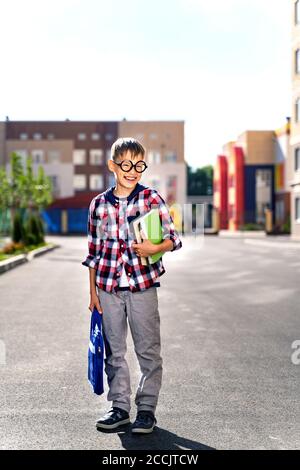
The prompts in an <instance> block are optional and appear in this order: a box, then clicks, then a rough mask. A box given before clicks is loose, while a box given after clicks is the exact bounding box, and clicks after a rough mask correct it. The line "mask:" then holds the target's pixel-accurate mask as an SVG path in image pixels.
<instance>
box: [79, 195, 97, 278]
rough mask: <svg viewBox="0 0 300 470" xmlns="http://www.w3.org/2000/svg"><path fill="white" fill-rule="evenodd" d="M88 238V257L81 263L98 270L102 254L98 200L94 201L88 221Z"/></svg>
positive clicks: (91, 204)
mask: <svg viewBox="0 0 300 470" xmlns="http://www.w3.org/2000/svg"><path fill="white" fill-rule="evenodd" d="M87 236H88V255H87V257H86V259H85V260H84V261H83V262H82V263H81V264H82V265H83V266H87V267H89V268H93V269H97V268H98V263H99V258H100V256H99V254H100V237H99V233H98V217H97V214H96V200H95V198H94V199H92V201H91V203H90V206H89V211H88V220H87Z"/></svg>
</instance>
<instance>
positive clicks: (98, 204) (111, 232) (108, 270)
mask: <svg viewBox="0 0 300 470" xmlns="http://www.w3.org/2000/svg"><path fill="white" fill-rule="evenodd" d="M114 188H115V187H114V186H113V187H111V188H109V189H107V190H106V191H104V192H103V193H101V194H98V195H97V196H95V197H94V198H93V199H92V201H91V203H90V206H89V213H88V222H87V232H88V252H89V254H88V256H87V257H86V259H85V260H84V261H83V262H82V263H81V264H82V265H84V266H88V267H90V268H94V269H96V285H97V286H98V287H99V288H100V289H103V290H105V291H107V292H116V291H118V289H119V279H120V276H121V273H122V269H123V265H124V266H125V271H126V273H127V276H128V277H127V279H128V282H129V289H130V290H131V291H132V292H137V291H143V290H145V289H148V288H149V287H151V286H153V285H154V284H155V285H157V278H158V277H159V276H162V275H163V274H164V273H165V272H166V271H165V268H164V265H163V262H162V258H161V259H160V260H158V261H157V262H156V263H153V264H151V265H149V266H144V265H142V263H141V258H140V257H139V256H137V254H136V253H135V251H134V250H133V248H132V246H131V245H132V243H134V242H135V239H134V234H132V232H130V226H129V224H130V222H131V221H132V220H133V219H135V218H136V217H138V216H140V215H143V214H145V213H146V212H148V211H149V210H150V209H153V208H155V207H156V208H158V209H159V215H160V220H161V223H162V229H163V238H164V239H166V238H168V239H170V240H172V242H173V245H174V246H173V249H172V250H171V251H174V250H178V249H179V248H181V247H182V242H181V240H180V238H179V236H178V233H177V231H176V230H175V227H174V222H173V219H172V217H171V215H170V213H169V210H168V208H167V206H166V204H165V201H164V200H163V198H162V197H161V196H160V194H159V193H158V191H156V190H155V189H152V188H149V187H146V186H143V185H142V184H139V183H137V184H136V186H135V188H134V189H133V191H132V192H131V193H130V195H129V196H128V197H127V204H126V205H125V206H126V208H125V210H122V211H121V210H119V198H118V197H117V196H115V195H114V194H113V190H114ZM124 228H126V230H124ZM124 233H126V234H128V236H127V237H124V235H123V237H120V234H124ZM125 238H126V239H125Z"/></svg>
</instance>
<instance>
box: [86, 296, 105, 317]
mask: <svg viewBox="0 0 300 470" xmlns="http://www.w3.org/2000/svg"><path fill="white" fill-rule="evenodd" d="M90 296H91V297H90V305H89V310H90V311H91V312H92V313H93V310H94V307H96V309H97V310H98V312H99V313H100V314H101V315H102V313H103V310H102V307H101V305H100V301H99V297H98V295H97V292H93V293H92V294H90Z"/></svg>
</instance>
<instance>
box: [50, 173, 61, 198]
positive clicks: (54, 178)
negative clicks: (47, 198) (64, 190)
mask: <svg viewBox="0 0 300 470" xmlns="http://www.w3.org/2000/svg"><path fill="white" fill-rule="evenodd" d="M49 178H50V179H51V182H52V188H53V193H55V194H57V193H58V191H59V185H58V181H59V177H58V176H57V175H51V176H49Z"/></svg>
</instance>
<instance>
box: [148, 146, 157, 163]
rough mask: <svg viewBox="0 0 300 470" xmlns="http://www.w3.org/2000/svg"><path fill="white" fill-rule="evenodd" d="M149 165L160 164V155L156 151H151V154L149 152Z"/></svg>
mask: <svg viewBox="0 0 300 470" xmlns="http://www.w3.org/2000/svg"><path fill="white" fill-rule="evenodd" d="M148 163H149V165H151V164H155V163H160V153H159V152H157V151H156V150H151V151H150V152H148Z"/></svg>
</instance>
